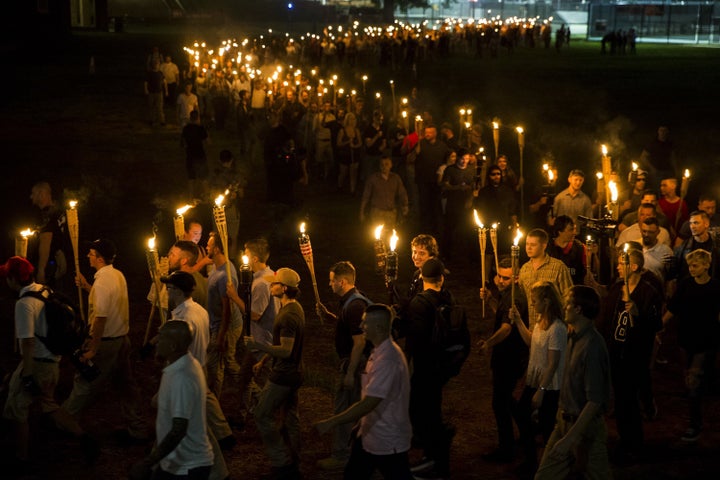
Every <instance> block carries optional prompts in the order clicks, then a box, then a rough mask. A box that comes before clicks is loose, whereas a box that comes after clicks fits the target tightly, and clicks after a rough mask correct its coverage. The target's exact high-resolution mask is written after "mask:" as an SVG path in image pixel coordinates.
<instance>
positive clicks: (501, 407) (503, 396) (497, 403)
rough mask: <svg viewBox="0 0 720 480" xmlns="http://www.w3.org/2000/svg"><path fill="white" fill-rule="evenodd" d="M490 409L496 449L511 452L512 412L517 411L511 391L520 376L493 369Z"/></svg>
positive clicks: (512, 444) (513, 438) (513, 441)
mask: <svg viewBox="0 0 720 480" xmlns="http://www.w3.org/2000/svg"><path fill="white" fill-rule="evenodd" d="M492 378H493V391H492V409H493V413H494V414H495V423H496V424H497V431H498V449H500V450H502V451H503V452H507V453H510V454H511V453H513V448H514V446H515V435H514V433H513V413H515V412H516V411H517V402H516V401H515V398H513V392H514V391H515V387H516V386H517V383H518V380H519V378H520V377H518V376H516V375H514V374H512V373H511V372H506V371H502V370H493V377H492Z"/></svg>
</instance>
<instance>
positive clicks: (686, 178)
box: [674, 168, 690, 230]
mask: <svg viewBox="0 0 720 480" xmlns="http://www.w3.org/2000/svg"><path fill="white" fill-rule="evenodd" d="M688 188H690V170H688V169H687V168H686V169H685V173H683V177H682V183H680V206H679V207H678V209H677V213H676V214H675V223H674V226H675V230H677V229H678V223H679V222H680V216H681V215H682V210H683V208H682V206H683V202H684V201H685V195H687V192H688Z"/></svg>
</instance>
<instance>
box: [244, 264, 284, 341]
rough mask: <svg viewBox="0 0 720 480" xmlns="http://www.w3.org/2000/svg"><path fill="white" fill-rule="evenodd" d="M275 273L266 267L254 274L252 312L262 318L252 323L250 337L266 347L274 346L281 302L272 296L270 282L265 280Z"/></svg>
mask: <svg viewBox="0 0 720 480" xmlns="http://www.w3.org/2000/svg"><path fill="white" fill-rule="evenodd" d="M274 273H275V272H273V271H272V269H271V268H270V267H265V269H263V270H260V271H258V272H255V273H254V274H253V282H252V292H251V296H252V300H251V302H250V310H252V313H254V314H256V315H260V318H259V319H258V320H257V321H253V320H251V321H250V335H252V337H253V339H255V341H256V342H258V343H262V344H265V345H272V340H273V336H272V331H273V324H274V323H275V317H276V316H277V312H278V310H280V301H279V300H278V299H277V298H275V297H273V296H272V295H270V282H268V281H267V280H265V278H264V277H266V276H269V275H273V274H274Z"/></svg>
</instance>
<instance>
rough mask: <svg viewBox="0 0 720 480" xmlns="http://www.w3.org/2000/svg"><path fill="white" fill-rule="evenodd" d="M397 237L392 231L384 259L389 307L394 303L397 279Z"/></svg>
mask: <svg viewBox="0 0 720 480" xmlns="http://www.w3.org/2000/svg"><path fill="white" fill-rule="evenodd" d="M397 243H398V236H397V232H396V231H395V230H394V229H393V232H392V236H391V237H390V251H389V252H387V255H386V258H385V285H386V286H387V289H388V293H389V295H390V305H392V304H393V303H395V298H394V293H395V289H394V288H393V285H394V283H395V281H396V280H397V277H398V263H399V262H398V254H397V251H396V250H395V249H396V248H397Z"/></svg>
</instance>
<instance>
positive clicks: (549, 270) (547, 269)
mask: <svg viewBox="0 0 720 480" xmlns="http://www.w3.org/2000/svg"><path fill="white" fill-rule="evenodd" d="M543 281H548V282H550V283H554V284H555V286H556V287H557V288H558V291H559V292H560V296H561V297H563V296H564V295H565V292H567V290H568V289H569V288H570V287H572V286H573V283H572V277H571V276H570V270H569V269H568V268H567V266H565V264H564V263H563V262H562V261H560V260H558V259H557V258H552V257H551V256H550V255H545V260H544V261H543V263H542V264H541V265H540V266H539V267H538V268H537V269H535V268H534V267H533V266H532V260H530V261H528V262H526V263H525V264H524V265H523V266H522V267H520V274H519V275H518V282H519V283H520V285H521V286H522V288H523V290H524V291H525V296H526V297H527V298H530V291H531V290H532V286H533V285H534V284H535V282H543ZM528 318H529V319H530V328H531V329H532V327H533V325H535V320H536V318H537V312H536V311H535V307H533V306H532V305H529V306H528Z"/></svg>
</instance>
